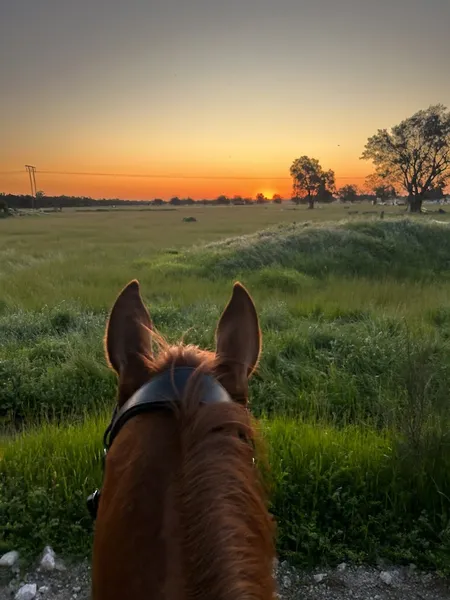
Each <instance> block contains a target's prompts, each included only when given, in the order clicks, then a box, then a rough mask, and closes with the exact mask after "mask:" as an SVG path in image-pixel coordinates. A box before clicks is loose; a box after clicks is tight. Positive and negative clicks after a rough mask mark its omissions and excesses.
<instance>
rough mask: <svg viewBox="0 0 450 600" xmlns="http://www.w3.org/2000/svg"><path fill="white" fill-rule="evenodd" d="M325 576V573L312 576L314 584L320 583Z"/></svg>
mask: <svg viewBox="0 0 450 600" xmlns="http://www.w3.org/2000/svg"><path fill="white" fill-rule="evenodd" d="M326 576H327V574H326V573H317V574H316V575H314V581H315V582H316V583H322V581H323V580H324V579H325V578H326Z"/></svg>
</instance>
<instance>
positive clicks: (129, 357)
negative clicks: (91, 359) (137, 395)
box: [105, 280, 152, 395]
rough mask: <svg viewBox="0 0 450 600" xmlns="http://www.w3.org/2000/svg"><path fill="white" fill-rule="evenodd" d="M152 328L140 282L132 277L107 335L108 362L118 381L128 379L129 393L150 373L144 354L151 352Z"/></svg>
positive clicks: (112, 317)
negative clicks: (142, 296)
mask: <svg viewBox="0 0 450 600" xmlns="http://www.w3.org/2000/svg"><path fill="white" fill-rule="evenodd" d="M151 329H152V322H151V320H150V315H149V314H148V311H147V309H146V308H145V306H144V303H143V302H142V298H141V295H140V293H139V282H138V281H136V280H134V281H131V282H130V283H129V284H128V285H127V286H126V287H125V288H124V289H123V290H122V291H121V293H120V294H119V296H118V297H117V300H116V302H115V303H114V306H113V309H112V311H111V314H110V317H109V320H108V325H107V327H106V338H105V346H106V357H107V359H108V362H109V364H110V365H111V367H112V368H113V369H114V371H116V373H117V374H118V375H119V384H125V382H127V388H128V390H127V392H128V394H130V395H131V394H133V393H134V392H135V391H136V389H138V388H139V387H140V386H141V385H143V383H145V379H146V378H147V375H148V372H147V369H146V367H145V358H149V357H150V356H151V346H152V344H151ZM130 388H136V389H130Z"/></svg>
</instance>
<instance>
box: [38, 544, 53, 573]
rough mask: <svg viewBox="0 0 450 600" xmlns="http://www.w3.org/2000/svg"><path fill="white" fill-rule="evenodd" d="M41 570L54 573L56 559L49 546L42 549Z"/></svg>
mask: <svg viewBox="0 0 450 600" xmlns="http://www.w3.org/2000/svg"><path fill="white" fill-rule="evenodd" d="M40 567H41V569H43V570H44V571H54V570H55V567H56V557H55V553H54V552H53V549H52V548H50V546H46V547H45V548H44V553H43V555H42V558H41V563H40Z"/></svg>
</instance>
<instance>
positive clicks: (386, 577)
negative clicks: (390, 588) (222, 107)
mask: <svg viewBox="0 0 450 600" xmlns="http://www.w3.org/2000/svg"><path fill="white" fill-rule="evenodd" d="M380 579H381V581H382V582H383V583H385V584H386V585H391V583H392V575H391V574H390V573H389V572H388V571H381V573H380Z"/></svg>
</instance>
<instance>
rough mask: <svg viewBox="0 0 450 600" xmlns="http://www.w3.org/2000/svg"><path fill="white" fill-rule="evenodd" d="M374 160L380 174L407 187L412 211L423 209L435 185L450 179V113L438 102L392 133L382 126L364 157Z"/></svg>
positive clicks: (396, 127) (402, 123) (441, 184)
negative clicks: (425, 200)
mask: <svg viewBox="0 0 450 600" xmlns="http://www.w3.org/2000/svg"><path fill="white" fill-rule="evenodd" d="M361 158H362V159H363V160H372V161H373V163H374V165H375V168H376V174H377V175H379V176H380V177H381V178H383V179H389V180H390V181H392V182H395V183H397V184H398V185H399V186H401V187H403V188H404V189H405V190H406V192H407V194H408V210H409V211H410V212H420V211H421V210H422V201H423V199H424V198H425V196H426V194H427V192H428V191H429V190H430V189H432V188H433V187H445V185H446V184H447V182H448V181H449V179H450V112H449V111H448V110H447V109H446V107H445V106H442V105H441V104H438V105H436V106H430V107H429V108H428V109H426V110H421V111H419V112H417V113H415V114H414V115H413V116H412V117H409V118H408V119H405V120H404V121H402V122H401V123H400V124H399V125H396V126H395V127H393V128H392V129H391V131H390V132H389V131H388V130H387V129H379V130H378V132H377V133H376V134H375V135H374V136H372V137H371V138H369V140H368V141H367V144H366V146H365V150H364V152H363V154H362V157H361Z"/></svg>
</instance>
